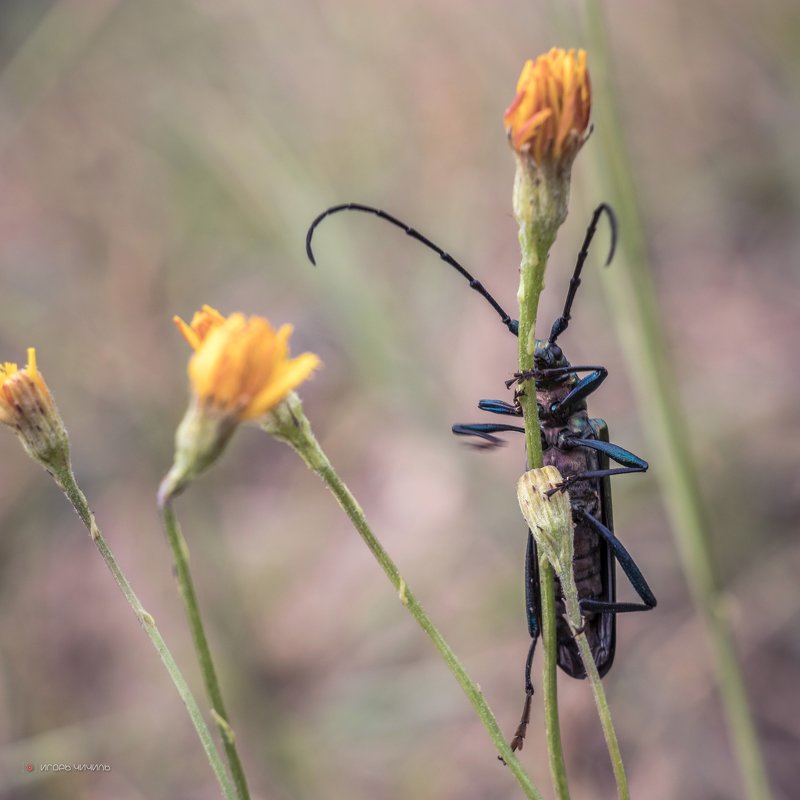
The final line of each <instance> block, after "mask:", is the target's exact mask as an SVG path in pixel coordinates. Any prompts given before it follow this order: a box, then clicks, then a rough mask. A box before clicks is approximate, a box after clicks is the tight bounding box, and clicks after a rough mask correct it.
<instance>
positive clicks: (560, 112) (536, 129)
mask: <svg viewBox="0 0 800 800" xmlns="http://www.w3.org/2000/svg"><path fill="white" fill-rule="evenodd" d="M591 108H592V88H591V83H590V81H589V72H588V70H587V69H586V51H585V50H578V51H577V53H576V52H575V50H562V49H561V48H558V47H554V48H552V49H551V50H550V52H549V53H545V54H543V55H540V56H539V57H538V58H536V60H528V61H526V62H525V66H524V67H523V68H522V73H521V74H520V76H519V81H518V82H517V94H516V96H515V97H514V100H513V102H512V103H511V105H510V106H509V107H508V108H507V109H506V112H505V114H504V115H503V122H504V123H505V126H506V130H507V132H508V136H509V140H510V141H511V146H512V147H513V148H514V150H516V151H517V152H518V153H523V152H525V153H529V154H530V155H531V157H532V158H533V160H534V161H535V162H536V163H537V164H542V162H543V161H556V162H558V161H562V160H567V161H568V162H569V163H570V164H571V163H572V160H573V159H574V158H575V155H576V154H577V152H578V150H580V148H581V146H582V145H583V143H584V141H585V140H586V136H585V134H586V130H587V128H588V126H589V114H590V112H591Z"/></svg>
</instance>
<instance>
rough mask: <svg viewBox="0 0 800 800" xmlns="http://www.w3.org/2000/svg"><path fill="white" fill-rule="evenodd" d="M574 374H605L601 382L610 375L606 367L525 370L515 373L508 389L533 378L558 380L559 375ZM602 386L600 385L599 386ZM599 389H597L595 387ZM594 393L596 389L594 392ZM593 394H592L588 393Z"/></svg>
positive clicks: (509, 381) (507, 386) (508, 383)
mask: <svg viewBox="0 0 800 800" xmlns="http://www.w3.org/2000/svg"><path fill="white" fill-rule="evenodd" d="M574 372H604V373H605V375H603V377H602V378H601V379H600V382H602V381H603V380H605V378H606V375H608V370H607V369H606V368H605V367H600V366H585V365H580V366H577V367H575V366H568V367H550V368H549V369H529V370H525V372H515V373H514V376H513V377H512V378H510V379H509V380H507V381H506V388H507V389H510V388H511V387H512V386H513V385H514V384H515V383H520V384H521V383H523V382H524V381H527V380H530V379H531V378H533V379H534V380H541V379H542V378H557V377H558V376H559V375H562V376H563V375H569V374H570V373H574ZM599 385H600V384H599V383H598V386H599ZM595 388H597V387H595ZM592 391H594V389H593V390H592ZM588 394H591V392H588Z"/></svg>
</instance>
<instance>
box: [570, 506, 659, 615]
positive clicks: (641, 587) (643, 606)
mask: <svg viewBox="0 0 800 800" xmlns="http://www.w3.org/2000/svg"><path fill="white" fill-rule="evenodd" d="M572 514H573V516H577V517H579V518H580V519H583V520H585V521H586V522H588V523H589V524H590V525H591V526H592V527H593V528H594V529H595V531H596V532H597V534H598V535H599V536H602V537H603V539H605V540H606V542H607V543H608V546H609V547H610V548H611V551H612V552H613V553H614V557H615V558H616V559H617V561H618V562H619V565H620V567H622V571H623V572H624V573H625V576H626V577H627V578H628V580H629V581H630V582H631V586H633V588H634V589H635V590H636V594H638V595H639V597H640V598H641V599H642V602H641V603H611V602H608V601H606V600H591V599H588V598H587V599H583V600H581V601H580V606H581V611H590V612H595V613H597V612H611V613H616V614H619V613H624V612H627V611H649V610H650V609H651V608H655V607H656V598H655V595H654V594H653V592H652V590H651V589H650V587H649V586H648V585H647V581H646V580H645V577H644V575H642V571H641V570H640V569H639V567H638V566H637V565H636V562H635V561H634V560H633V557H632V556H631V554H630V553H629V552H628V551H627V550H626V549H625V545H623V544H622V542H621V541H620V540H619V539H617V537H616V536H615V535H614V532H613V531H612V530H611V529H610V528H607V527H606V526H605V525H603V523H602V522H600V520H599V519H596V518H595V517H593V516H592V515H591V514H589V513H587V512H586V511H583V510H581V509H573V510H572Z"/></svg>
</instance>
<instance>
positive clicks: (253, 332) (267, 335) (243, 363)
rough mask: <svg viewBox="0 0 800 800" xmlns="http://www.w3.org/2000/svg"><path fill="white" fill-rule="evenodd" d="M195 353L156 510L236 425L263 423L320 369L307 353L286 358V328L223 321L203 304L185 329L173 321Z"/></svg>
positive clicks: (253, 320) (239, 319)
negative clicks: (188, 389) (189, 392)
mask: <svg viewBox="0 0 800 800" xmlns="http://www.w3.org/2000/svg"><path fill="white" fill-rule="evenodd" d="M174 321H175V324H176V325H177V326H178V330H179V331H180V332H181V333H182V334H183V335H184V337H185V338H186V341H187V342H189V344H190V345H191V347H192V349H193V350H194V355H193V356H192V357H191V359H190V360H189V379H190V381H191V384H192V389H193V390H194V391H193V398H192V402H191V403H190V405H189V409H188V410H187V412H186V414H185V415H184V417H183V420H182V421H181V423H180V425H179V426H178V430H177V431H176V433H175V459H174V463H173V465H172V467H171V469H170V471H169V472H168V473H167V475H166V476H165V477H164V480H162V481H161V486H160V487H159V490H158V502H159V505H161V506H162V507H163V506H164V505H165V504H166V503H169V502H171V500H172V498H173V497H175V495H177V494H178V493H179V492H181V491H183V490H184V489H185V488H186V486H187V485H188V484H189V482H190V481H192V480H194V478H196V477H197V476H198V475H199V474H200V473H201V472H203V471H204V470H206V469H208V467H210V466H211V465H212V464H213V463H214V462H215V461H216V460H217V459H218V458H219V456H220V455H221V454H222V452H223V450H224V449H225V446H226V445H227V443H228V441H229V439H230V438H231V436H232V435H233V432H234V430H235V429H236V427H237V426H238V425H239V423H240V422H246V421H248V420H254V419H258V418H259V417H264V416H265V415H266V414H268V413H269V412H270V411H272V410H273V409H275V407H276V406H278V404H279V403H280V402H281V401H282V400H284V399H286V397H287V396H288V395H289V394H290V392H291V391H292V390H293V389H295V388H296V387H297V386H299V385H300V384H301V383H302V382H303V381H304V380H306V378H308V377H309V376H310V375H311V373H312V372H313V371H314V370H315V369H316V368H317V367H318V366H319V364H320V361H319V358H318V357H317V356H315V355H314V354H313V353H303V354H302V355H300V356H297V358H289V344H288V342H289V337H290V336H291V334H292V326H291V325H282V326H281V327H280V328H279V329H278V330H277V331H276V330H274V328H273V327H272V326H271V325H270V324H269V322H267V320H265V319H264V318H263V317H246V316H245V315H244V314H231V315H230V316H229V317H224V316H223V315H222V314H220V313H219V311H217V310H216V309H214V308H211V306H203V308H202V310H200V311H198V312H197V313H196V314H195V315H194V317H192V322H191V324H187V323H186V322H184V321H183V320H182V319H181V318H180V317H175V318H174Z"/></svg>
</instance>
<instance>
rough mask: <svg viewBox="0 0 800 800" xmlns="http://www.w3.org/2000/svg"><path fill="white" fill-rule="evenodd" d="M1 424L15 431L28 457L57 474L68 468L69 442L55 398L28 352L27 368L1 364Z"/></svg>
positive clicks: (33, 356) (30, 353) (31, 352)
mask: <svg viewBox="0 0 800 800" xmlns="http://www.w3.org/2000/svg"><path fill="white" fill-rule="evenodd" d="M0 423H2V424H3V425H8V426H9V427H12V428H14V430H15V431H16V433H17V435H18V436H19V438H20V441H21V442H22V446H23V447H24V448H25V450H26V451H27V453H28V455H30V456H31V457H32V458H34V459H36V460H37V461H38V462H39V463H41V464H42V465H43V466H44V467H45V468H47V469H49V470H51V471H54V472H58V471H59V470H61V469H62V468H64V467H65V466H66V465H68V464H69V440H68V439H67V431H66V429H65V428H64V423H63V422H62V420H61V416H60V415H59V413H58V409H57V408H56V406H55V403H54V402H53V396H52V395H51V394H50V390H49V389H48V388H47V384H46V383H45V382H44V378H43V377H42V373H41V372H39V369H38V368H37V366H36V350H35V349H34V348H33V347H29V348H28V365H27V366H26V367H25V368H24V369H20V368H19V367H18V366H17V365H16V364H12V363H9V362H5V363H2V364H0Z"/></svg>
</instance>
